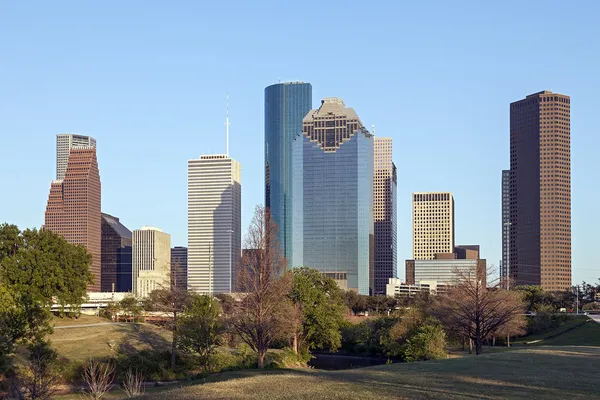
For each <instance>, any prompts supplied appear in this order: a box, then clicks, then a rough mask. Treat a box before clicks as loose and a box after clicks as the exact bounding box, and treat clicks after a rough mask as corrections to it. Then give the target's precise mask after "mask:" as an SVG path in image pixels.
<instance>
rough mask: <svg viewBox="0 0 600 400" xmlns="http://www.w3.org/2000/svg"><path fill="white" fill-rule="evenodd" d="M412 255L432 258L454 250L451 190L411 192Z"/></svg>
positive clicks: (423, 258)
mask: <svg viewBox="0 0 600 400" xmlns="http://www.w3.org/2000/svg"><path fill="white" fill-rule="evenodd" d="M412 197H413V199H412V209H413V211H412V217H413V223H412V225H413V259H415V260H433V259H434V258H435V255H436V254H440V253H452V252H454V198H453V197H452V193H447V192H439V193H413V196H412Z"/></svg>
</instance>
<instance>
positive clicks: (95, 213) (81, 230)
mask: <svg viewBox="0 0 600 400" xmlns="http://www.w3.org/2000/svg"><path fill="white" fill-rule="evenodd" d="M100 191H101V187H100V173H99V171H98V161H97V159H96V148H94V147H77V148H75V147H73V148H72V149H71V150H70V152H69V156H68V163H67V168H66V170H65V173H64V179H61V180H55V181H53V182H52V183H51V185H50V194H49V196H48V204H47V206H46V213H45V222H44V229H48V230H50V231H53V232H55V233H57V234H59V235H62V236H63V237H64V238H65V239H66V240H67V242H69V243H72V244H80V245H83V246H84V247H85V248H86V249H87V251H88V252H89V253H90V254H91V255H92V264H91V267H90V270H91V272H92V275H93V279H94V283H92V284H90V285H89V286H88V291H90V292H98V291H100V286H101V243H102V238H101V211H100V210H101V196H100Z"/></svg>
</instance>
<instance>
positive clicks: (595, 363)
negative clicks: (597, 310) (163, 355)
mask: <svg viewBox="0 0 600 400" xmlns="http://www.w3.org/2000/svg"><path fill="white" fill-rule="evenodd" d="M78 323H81V324H82V325H85V324H89V323H98V322H97V321H92V320H88V321H79V322H78ZM90 328H91V329H92V330H93V332H94V333H93V334H96V335H98V337H97V338H100V337H103V339H102V341H103V342H104V343H105V347H108V348H109V349H110V347H109V346H108V345H107V344H106V343H108V342H109V341H110V340H113V341H115V342H116V341H119V340H123V339H124V340H126V341H127V340H128V341H129V344H130V345H132V346H141V347H146V346H149V347H153V346H156V345H160V346H162V345H163V344H162V340H161V339H160V338H161V337H163V338H164V334H163V333H162V332H160V330H159V329H158V328H154V327H148V326H146V325H141V327H140V326H137V327H136V325H135V324H129V325H119V326H117V327H114V326H112V325H96V326H94V327H81V328H61V329H57V330H56V331H55V333H54V335H59V336H58V337H56V338H53V339H52V340H53V343H54V345H55V346H57V347H58V348H59V351H61V350H60V341H59V342H58V343H57V340H56V339H59V338H60V339H64V340H67V336H70V339H71V340H70V343H69V345H68V346H65V348H66V347H68V348H69V349H70V350H69V351H71V352H74V353H73V354H72V356H75V355H77V358H81V359H83V358H84V357H85V354H86V351H85V349H84V348H85V347H87V350H88V353H89V351H90V349H89V343H90V342H91V340H85V342H86V343H88V346H77V343H78V342H79V341H80V340H84V337H85V335H86V333H85V332H86V330H88V329H90ZM73 329H74V330H73ZM79 330H82V332H81V334H79V333H77V332H76V331H79ZM107 330H110V331H109V332H110V335H112V336H110V335H109V336H110V337H111V338H112V339H107V338H105V337H104V336H103V335H104V333H102V331H107ZM67 331H71V332H72V333H73V334H75V333H77V335H72V334H68V333H67ZM105 333H106V332H105ZM54 335H53V336H54ZM63 335H64V336H63ZM76 337H79V338H80V339H75V338H76ZM73 347H82V349H81V350H79V351H77V350H75V349H73ZM100 347H101V346H100ZM104 351H105V352H106V350H104ZM110 351H111V350H109V351H108V353H110ZM484 351H487V353H484V354H482V355H480V356H474V355H468V354H465V353H461V354H459V357H451V358H449V359H447V360H438V361H424V362H415V363H400V364H392V365H381V366H377V367H368V368H360V369H353V370H344V371H320V370H313V369H294V370H266V371H258V370H244V371H234V372H226V373H221V374H215V375H211V376H210V377H209V378H207V379H206V380H205V381H202V382H201V383H200V382H198V381H192V382H187V383H176V384H171V385H168V386H165V387H159V388H149V389H148V390H147V394H146V396H145V397H144V398H145V399H150V400H154V399H164V398H168V399H175V400H177V399H257V400H258V399H306V398H312V399H348V398H352V399H378V400H383V399H402V398H406V399H441V398H443V399H521V398H535V399H553V400H555V399H563V398H569V399H600V323H596V322H594V321H592V320H591V319H589V318H587V317H581V318H577V319H573V320H572V321H570V322H569V323H568V324H565V325H563V326H561V327H559V328H557V329H556V330H554V331H550V332H546V333H545V334H544V335H540V336H538V337H527V338H524V339H522V340H518V341H516V342H515V345H514V346H513V347H511V348H510V349H506V348H486V349H484ZM453 355H457V354H456V353H454V354H453ZM88 356H89V355H88ZM75 396H76V395H75ZM122 397H123V396H122V394H120V393H119V392H117V391H115V392H113V393H111V394H110V395H109V397H107V398H108V399H118V398H122ZM71 398H73V399H74V398H78V397H73V395H71V396H65V397H63V399H71Z"/></svg>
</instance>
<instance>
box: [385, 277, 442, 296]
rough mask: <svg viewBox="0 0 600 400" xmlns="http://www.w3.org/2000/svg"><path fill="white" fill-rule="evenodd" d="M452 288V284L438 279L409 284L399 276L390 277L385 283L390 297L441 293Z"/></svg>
mask: <svg viewBox="0 0 600 400" xmlns="http://www.w3.org/2000/svg"><path fill="white" fill-rule="evenodd" d="M449 288H450V285H448V284H444V283H439V282H437V281H421V282H419V284H408V283H404V282H402V281H401V280H400V279H398V278H390V279H388V283H387V284H386V285H385V294H386V295H387V296H390V297H403V296H414V295H417V294H423V293H427V294H432V295H436V294H441V293H444V292H446V291H448V289H449Z"/></svg>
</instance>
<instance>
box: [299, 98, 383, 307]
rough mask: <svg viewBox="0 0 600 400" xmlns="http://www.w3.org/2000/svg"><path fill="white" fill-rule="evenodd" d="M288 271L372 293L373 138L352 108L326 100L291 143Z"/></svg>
mask: <svg viewBox="0 0 600 400" xmlns="http://www.w3.org/2000/svg"><path fill="white" fill-rule="evenodd" d="M292 153H293V168H292V178H293V189H292V193H293V199H292V209H293V221H292V223H293V230H292V232H293V244H292V248H293V251H292V257H291V259H290V265H292V266H293V267H299V266H307V267H311V268H314V269H316V270H318V271H321V272H323V273H327V274H335V276H337V277H339V278H341V279H339V280H340V281H346V282H347V287H348V289H351V290H356V291H358V293H360V294H366V295H368V294H371V293H372V289H373V288H372V282H373V255H374V249H373V247H374V231H373V230H374V226H373V135H371V134H370V133H369V132H368V131H367V130H366V129H365V127H364V126H363V124H362V122H361V121H360V118H359V117H358V115H357V114H356V112H355V111H354V109H352V108H347V107H346V106H345V104H344V102H343V101H342V100H341V99H338V98H326V99H324V100H323V101H322V102H321V106H320V107H319V108H318V109H315V110H311V111H310V112H309V113H308V114H307V115H306V116H305V117H304V121H303V128H302V132H301V133H300V132H299V133H298V134H297V135H296V137H295V138H294V141H293V143H292Z"/></svg>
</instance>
